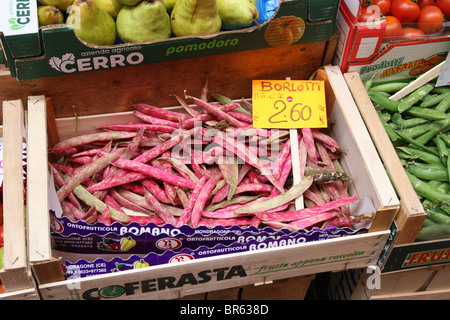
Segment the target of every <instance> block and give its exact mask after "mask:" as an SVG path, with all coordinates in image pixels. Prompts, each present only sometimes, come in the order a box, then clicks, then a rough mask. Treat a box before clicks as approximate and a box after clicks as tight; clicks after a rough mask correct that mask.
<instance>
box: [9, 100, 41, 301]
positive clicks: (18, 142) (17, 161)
mask: <svg viewBox="0 0 450 320" xmlns="http://www.w3.org/2000/svg"><path fill="white" fill-rule="evenodd" d="M2 109H3V122H4V125H3V126H2V136H3V215H4V259H3V260H4V265H3V268H2V270H1V271H0V279H1V282H2V283H3V286H4V288H5V290H6V293H4V294H0V299H36V298H37V297H38V295H37V291H36V286H35V284H34V280H33V277H32V275H31V270H30V264H29V261H28V258H27V246H26V235H25V207H24V200H25V199H24V181H23V167H22V163H23V160H22V157H23V150H22V142H24V141H25V126H24V124H25V122H24V108H23V104H22V101H21V100H13V101H3V105H2Z"/></svg>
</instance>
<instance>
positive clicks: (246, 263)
mask: <svg viewBox="0 0 450 320" xmlns="http://www.w3.org/2000/svg"><path fill="white" fill-rule="evenodd" d="M388 236H389V231H388V230H386V231H380V232H373V233H369V234H362V235H354V236H349V237H343V238H335V239H329V240H326V241H315V242H307V243H302V244H297V245H287V246H283V247H278V248H267V249H260V250H255V251H249V252H243V253H231V254H227V255H221V256H217V257H211V258H203V259H197V260H191V261H187V262H183V263H175V264H165V265H157V266H154V267H149V268H142V269H133V270H126V271H121V272H118V273H110V274H105V275H101V276H92V277H87V278H79V279H71V280H66V281H60V282H55V283H49V284H46V285H42V286H40V287H39V289H40V293H41V295H42V297H43V299H44V300H46V299H83V294H84V293H86V296H85V297H84V298H86V297H87V296H88V295H89V294H92V295H93V296H94V297H95V296H98V288H104V287H106V286H110V285H117V286H123V285H124V284H125V283H129V282H133V283H140V282H141V281H144V282H145V281H148V280H149V279H158V278H164V277H168V276H170V277H178V276H179V275H182V274H185V273H190V274H192V275H193V276H195V275H197V274H198V273H199V272H202V271H203V272H205V270H206V271H208V270H209V271H210V272H212V270H228V271H229V270H230V268H231V267H239V268H242V269H241V270H245V274H243V273H242V272H241V275H240V276H234V277H230V278H229V279H227V278H225V279H221V280H220V281H216V280H215V277H214V276H213V278H212V279H211V281H208V282H205V283H202V284H201V285H200V284H198V285H186V286H182V287H171V288H164V290H162V291H158V290H151V291H148V290H147V291H146V292H141V291H140V289H136V291H135V293H134V294H131V295H125V294H124V295H121V296H120V297H116V298H117V299H121V300H126V299H176V298H180V297H183V296H188V295H194V294H199V293H202V292H211V291H214V290H222V289H227V288H233V287H242V286H245V285H252V284H254V283H258V282H268V281H273V280H279V279H285V278H290V277H297V276H302V275H311V274H315V273H319V272H325V271H338V270H346V269H356V268H362V267H365V266H367V265H373V264H375V263H376V261H377V259H378V256H379V253H380V251H381V249H382V248H383V247H384V244H385V242H386V240H387V237H388ZM302 262H303V263H302ZM96 290H97V291H96Z"/></svg>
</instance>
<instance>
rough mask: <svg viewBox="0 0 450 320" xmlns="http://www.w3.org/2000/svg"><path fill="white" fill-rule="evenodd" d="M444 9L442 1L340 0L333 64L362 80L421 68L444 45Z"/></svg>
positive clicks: (439, 56) (439, 57) (438, 56)
mask: <svg viewBox="0 0 450 320" xmlns="http://www.w3.org/2000/svg"><path fill="white" fill-rule="evenodd" d="M448 14H449V11H448V5H447V7H446V4H445V1H429V0H427V1H418V2H415V1H411V0H395V1H391V0H378V1H377V0H375V1H356V0H346V1H341V4H340V9H339V13H338V19H337V20H338V22H337V25H338V33H339V38H340V43H341V45H340V46H339V47H338V50H337V53H336V56H335V64H337V65H339V66H340V67H341V70H342V71H343V72H358V73H360V75H361V79H362V80H363V81H366V80H368V78H370V77H372V76H373V81H375V82H386V81H393V80H398V79H407V78H412V77H415V76H418V75H420V74H423V73H424V72H426V71H428V70H429V69H431V68H432V67H433V66H435V65H437V64H438V63H439V62H441V61H443V60H444V59H445V57H446V56H447V52H448V51H449V49H450V44H449V34H450V33H449V28H448V22H447V19H448ZM374 72H375V73H376V74H375V75H374Z"/></svg>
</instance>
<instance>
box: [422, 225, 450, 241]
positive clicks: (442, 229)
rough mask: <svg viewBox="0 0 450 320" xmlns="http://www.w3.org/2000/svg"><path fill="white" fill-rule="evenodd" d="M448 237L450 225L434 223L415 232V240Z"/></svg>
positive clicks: (449, 235)
mask: <svg viewBox="0 0 450 320" xmlns="http://www.w3.org/2000/svg"><path fill="white" fill-rule="evenodd" d="M448 237H450V225H448V224H435V225H431V226H425V227H423V228H422V229H421V230H420V231H419V233H418V234H417V237H416V241H430V240H438V239H445V238H448Z"/></svg>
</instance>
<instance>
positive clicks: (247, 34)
mask: <svg viewBox="0 0 450 320" xmlns="http://www.w3.org/2000/svg"><path fill="white" fill-rule="evenodd" d="M36 1H37V0H29V1H28V0H27V1H19V0H13V1H3V2H1V3H0V12H2V15H3V16H2V20H1V23H0V32H1V37H0V39H1V42H2V46H3V51H4V53H5V56H6V62H7V64H8V67H9V70H10V72H11V75H12V76H13V77H15V78H17V79H18V80H24V79H34V78H39V77H50V76H56V75H62V74H72V73H79V72H87V71H95V70H100V69H111V68H118V67H126V66H137V65H142V64H148V63H154V62H161V61H175V60H180V59H186V58H192V57H201V56H208V55H215V54H223V53H230V52H237V51H244V50H254V49H260V48H267V47H270V46H271V45H276V46H278V45H290V44H294V43H295V44H298V43H308V42H316V41H326V40H329V39H330V38H331V37H332V35H333V33H334V26H335V18H336V14H337V8H338V3H339V1H337V0H320V1H318V0H315V1H308V0H294V1H289V0H284V1H283V0H280V1H278V0H276V1H258V3H259V7H258V8H259V11H260V19H262V20H261V22H260V23H259V25H256V24H255V25H253V26H252V27H249V28H245V29H240V30H228V31H220V32H218V33H214V34H210V35H201V36H182V37H171V38H168V39H164V40H156V41H151V42H145V43H122V42H121V41H120V40H118V41H117V43H116V44H114V45H111V46H94V45H90V44H88V43H86V42H84V41H81V40H80V39H78V38H77V36H76V35H75V34H74V32H73V29H71V28H68V27H67V26H66V25H65V24H61V25H51V26H46V27H40V28H39V27H38V21H37V3H36ZM273 8H275V9H273ZM287 17H290V18H287ZM285 19H294V20H296V21H298V22H297V24H298V25H299V36H300V38H298V39H295V42H294V43H291V42H292V41H287V42H286V41H279V42H277V43H275V44H273V42H270V44H269V43H268V42H267V41H266V40H265V34H266V30H267V29H268V28H269V26H270V25H271V23H272V22H275V21H276V23H279V22H280V21H283V20H285ZM12 22H15V23H12ZM272 26H273V27H274V25H272ZM269 32H272V31H269Z"/></svg>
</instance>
